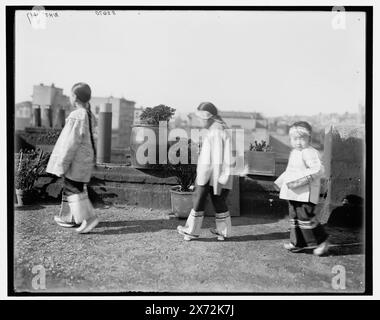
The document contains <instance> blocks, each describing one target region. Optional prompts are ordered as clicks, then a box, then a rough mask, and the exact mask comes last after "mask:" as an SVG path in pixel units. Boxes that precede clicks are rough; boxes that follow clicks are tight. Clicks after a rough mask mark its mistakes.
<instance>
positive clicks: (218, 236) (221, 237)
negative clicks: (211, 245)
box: [210, 228, 224, 241]
mask: <svg viewBox="0 0 380 320" xmlns="http://www.w3.org/2000/svg"><path fill="white" fill-rule="evenodd" d="M210 232H211V233H212V234H215V235H216V236H217V240H218V241H224V236H223V235H221V234H220V233H219V232H218V230H216V229H214V228H211V229H210Z"/></svg>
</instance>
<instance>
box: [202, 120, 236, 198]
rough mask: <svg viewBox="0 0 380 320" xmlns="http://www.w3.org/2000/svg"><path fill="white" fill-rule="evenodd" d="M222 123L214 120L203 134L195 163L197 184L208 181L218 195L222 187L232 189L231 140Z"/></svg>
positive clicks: (203, 183)
mask: <svg viewBox="0 0 380 320" xmlns="http://www.w3.org/2000/svg"><path fill="white" fill-rule="evenodd" d="M225 129H227V128H226V127H225V126H224V125H223V124H221V123H219V122H216V121H215V122H214V123H213V124H212V125H211V126H210V127H209V129H208V130H207V134H206V135H204V136H203V141H202V147H201V151H200V154H199V157H198V163H197V178H196V183H197V184H198V185H201V186H203V185H206V184H207V183H208V182H209V184H210V186H212V187H213V189H214V194H217V195H219V194H220V193H221V191H222V189H232V176H231V164H232V154H231V152H232V142H231V135H230V133H229V132H228V130H225Z"/></svg>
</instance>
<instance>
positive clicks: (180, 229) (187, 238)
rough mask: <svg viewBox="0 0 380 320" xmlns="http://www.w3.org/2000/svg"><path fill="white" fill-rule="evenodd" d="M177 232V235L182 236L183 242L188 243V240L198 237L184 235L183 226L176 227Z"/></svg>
mask: <svg viewBox="0 0 380 320" xmlns="http://www.w3.org/2000/svg"><path fill="white" fill-rule="evenodd" d="M177 231H178V233H179V234H182V235H183V236H184V237H183V240H185V241H190V240H193V239H197V238H199V236H197V235H193V234H189V233H186V228H185V227H183V226H178V227H177Z"/></svg>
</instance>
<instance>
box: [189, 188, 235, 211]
mask: <svg viewBox="0 0 380 320" xmlns="http://www.w3.org/2000/svg"><path fill="white" fill-rule="evenodd" d="M229 191H230V190H228V189H222V191H221V193H220V195H214V188H213V187H212V186H210V185H209V184H206V185H204V186H200V185H198V184H196V185H195V191H194V197H193V209H194V211H196V212H199V211H204V210H205V207H206V199H207V195H208V194H209V195H210V198H211V202H212V204H213V206H214V209H215V212H216V213H223V212H227V211H228V207H227V204H226V198H227V196H228V193H229Z"/></svg>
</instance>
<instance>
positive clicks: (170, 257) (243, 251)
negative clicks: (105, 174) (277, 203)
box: [14, 204, 364, 293]
mask: <svg viewBox="0 0 380 320" xmlns="http://www.w3.org/2000/svg"><path fill="white" fill-rule="evenodd" d="M58 212H59V206H58V205H45V204H43V205H34V206H26V207H21V208H15V232H14V235H15V236H14V281H15V282H14V288H15V291H16V292H36V290H35V289H33V285H32V283H33V277H35V272H36V270H33V267H35V266H43V267H44V268H45V271H46V289H42V291H44V292H98V293H101V292H104V293H106V292H168V293H173V292H175V293H196V292H200V293H201V292H213V293H214V292H215V293H232V292H235V293H236V292H239V293H264V292H272V293H275V292H276V293H277V292H278V293H283V292H288V293H294V292H305V293H312V292H339V293H345V292H363V290H364V253H363V247H362V245H361V244H360V243H362V240H361V233H360V231H359V230H352V229H351V230H349V229H338V228H334V229H332V228H328V232H329V233H330V235H331V242H332V243H333V246H332V248H331V251H330V253H329V254H328V255H327V256H324V257H316V256H313V255H312V254H311V252H303V253H290V252H287V251H286V250H285V249H283V247H282V244H283V243H284V242H286V240H287V239H288V238H289V232H288V223H287V220H286V219H283V218H280V219H279V218H276V217H274V216H270V215H268V216H263V215H261V216H242V217H234V218H233V219H232V224H233V236H232V237H231V238H230V239H229V240H228V241H224V242H219V241H217V240H216V238H215V237H213V235H212V234H211V233H210V232H209V231H208V228H210V227H213V226H214V223H215V222H214V219H213V218H211V217H206V218H205V220H204V224H203V228H202V234H201V238H200V239H197V240H195V241H190V242H185V241H183V239H182V237H181V236H180V235H179V234H177V232H176V230H175V229H176V227H177V225H179V224H182V225H183V224H184V223H185V221H184V220H178V219H176V218H175V219H173V218H171V217H170V215H169V211H162V210H152V209H145V208H138V207H131V206H119V207H116V206H112V207H108V208H107V207H103V208H97V209H96V213H97V214H98V215H99V217H100V219H101V221H102V222H101V223H100V224H99V225H98V227H97V228H95V229H94V231H93V232H92V233H90V234H86V235H79V234H76V233H75V231H74V230H73V229H64V228H61V227H59V226H57V225H56V224H55V223H54V221H53V216H54V215H55V214H58ZM337 265H340V266H343V267H344V268H345V272H346V282H345V289H340V290H337V289H334V288H333V286H332V279H333V277H334V276H335V274H334V273H333V268H334V266H337ZM33 271H34V272H33ZM38 291H41V290H38Z"/></svg>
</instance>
